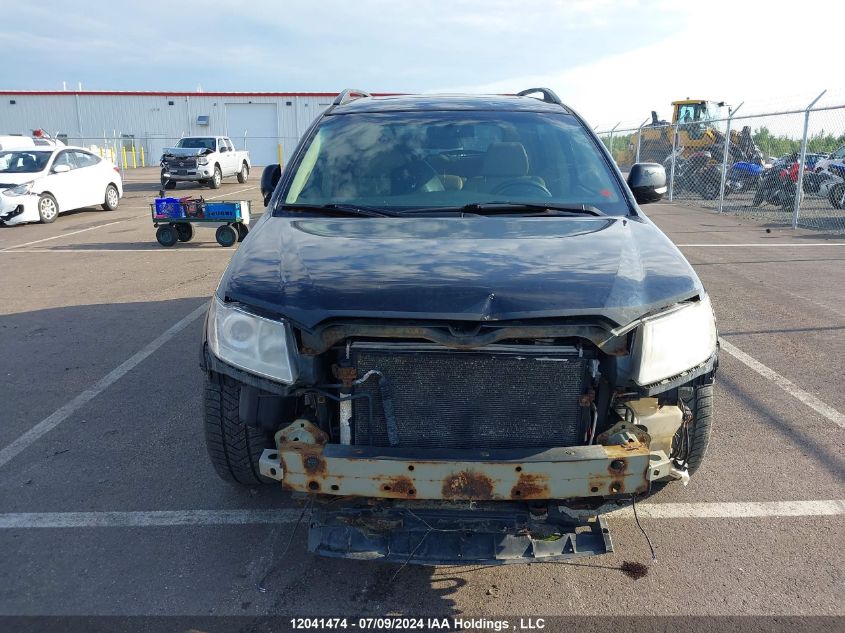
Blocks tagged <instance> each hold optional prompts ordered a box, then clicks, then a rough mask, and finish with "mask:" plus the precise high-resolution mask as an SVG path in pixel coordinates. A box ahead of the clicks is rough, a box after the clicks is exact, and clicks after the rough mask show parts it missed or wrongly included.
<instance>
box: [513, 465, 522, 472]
mask: <svg viewBox="0 0 845 633" xmlns="http://www.w3.org/2000/svg"><path fill="white" fill-rule="evenodd" d="M514 470H516V472H518V473H521V472H522V466H517V467H516V468H515V469H514Z"/></svg>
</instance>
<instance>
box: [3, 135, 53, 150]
mask: <svg viewBox="0 0 845 633" xmlns="http://www.w3.org/2000/svg"><path fill="white" fill-rule="evenodd" d="M23 147H64V143H62V142H61V141H59V140H56V139H52V138H49V137H46V136H44V135H43V134H39V135H37V136H23V135H19V134H3V135H0V151H2V150H7V149H17V148H23Z"/></svg>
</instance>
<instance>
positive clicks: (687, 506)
mask: <svg viewBox="0 0 845 633" xmlns="http://www.w3.org/2000/svg"><path fill="white" fill-rule="evenodd" d="M615 507H616V506H605V507H602V508H600V509H599V511H601V512H602V513H604V514H605V515H606V516H608V517H609V518H626V519H627V518H633V516H634V515H633V512H632V511H631V508H630V507H624V508H619V509H613V508H615ZM637 513H638V514H639V515H640V517H646V518H650V519H745V518H764V517H771V518H776V517H819V516H838V515H843V514H845V500H841V499H831V500H818V501H814V500H810V501H751V502H748V501H738V502H716V503H641V504H637ZM301 515H302V510H300V509H287V508H286V509H278V510H151V511H141V512H10V513H5V514H0V529H28V528H91V527H168V526H184V525H248V524H284V523H294V522H296V521H297V520H299V517H300V516H301Z"/></svg>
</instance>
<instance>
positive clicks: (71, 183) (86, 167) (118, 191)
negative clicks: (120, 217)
mask: <svg viewBox="0 0 845 633" xmlns="http://www.w3.org/2000/svg"><path fill="white" fill-rule="evenodd" d="M122 196H123V181H122V180H121V178H120V172H119V171H118V169H117V167H115V166H114V165H113V164H112V163H111V162H109V161H108V160H104V159H102V158H100V157H99V156H97V155H96V154H92V153H91V152H89V151H88V150H86V149H83V148H81V147H66V146H64V145H62V146H60V147H30V148H21V149H11V150H5V151H0V224H6V225H13V224H23V223H25V222H43V223H45V224H46V223H49V222H54V221H55V220H56V218H57V217H58V216H59V214H60V213H64V212H65V211H71V210H73V209H80V208H83V207H93V206H96V205H99V206H100V207H102V208H103V209H105V210H107V211H112V210H114V209H116V208H117V205H118V204H119V202H120V198H121V197H122Z"/></svg>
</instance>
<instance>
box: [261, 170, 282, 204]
mask: <svg viewBox="0 0 845 633" xmlns="http://www.w3.org/2000/svg"><path fill="white" fill-rule="evenodd" d="M281 179H282V166H281V165H278V164H275V165H267V166H266V167H265V168H264V171H263V172H262V173H261V195H262V197H263V198H264V206H265V207H266V206H267V205H268V204H270V198H271V197H272V196H273V192H274V191H275V190H276V185H278V184H279V180H281Z"/></svg>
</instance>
